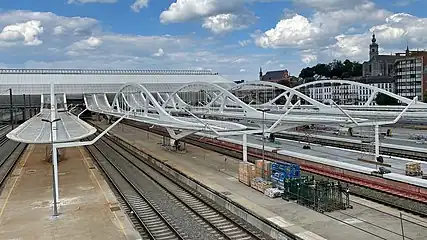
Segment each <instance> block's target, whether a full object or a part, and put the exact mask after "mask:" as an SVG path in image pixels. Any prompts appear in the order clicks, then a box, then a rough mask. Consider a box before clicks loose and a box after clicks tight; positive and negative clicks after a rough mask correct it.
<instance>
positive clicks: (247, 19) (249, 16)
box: [202, 12, 257, 34]
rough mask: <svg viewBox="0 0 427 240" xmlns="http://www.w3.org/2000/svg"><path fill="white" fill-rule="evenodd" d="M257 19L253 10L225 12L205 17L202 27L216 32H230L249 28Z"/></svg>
mask: <svg viewBox="0 0 427 240" xmlns="http://www.w3.org/2000/svg"><path fill="white" fill-rule="evenodd" d="M256 19H257V17H255V15H254V14H253V13H252V12H247V13H243V14H232V13H225V14H219V15H216V16H211V17H207V18H205V20H204V23H203V25H202V27H204V28H207V29H210V30H211V31H212V32H213V33H215V34H220V33H228V32H232V31H235V30H241V29H245V28H248V27H249V26H250V25H252V24H254V23H255V21H256Z"/></svg>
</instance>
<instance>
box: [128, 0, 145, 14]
mask: <svg viewBox="0 0 427 240" xmlns="http://www.w3.org/2000/svg"><path fill="white" fill-rule="evenodd" d="M145 7H148V0H136V1H135V2H134V3H133V4H132V5H131V6H130V8H131V9H132V10H133V11H134V12H139V11H140V10H141V9H142V8H145Z"/></svg>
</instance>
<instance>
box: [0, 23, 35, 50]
mask: <svg viewBox="0 0 427 240" xmlns="http://www.w3.org/2000/svg"><path fill="white" fill-rule="evenodd" d="M42 33H43V27H42V25H41V22H40V21H35V20H31V21H28V22H23V23H16V24H12V25H7V26H5V27H4V28H3V30H2V31H1V32H0V42H1V41H3V42H7V43H14V42H23V44H24V45H33V46H37V45H40V44H42V43H43V41H41V40H40V39H39V35H40V34H42Z"/></svg>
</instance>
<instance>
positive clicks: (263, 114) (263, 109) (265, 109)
mask: <svg viewBox="0 0 427 240" xmlns="http://www.w3.org/2000/svg"><path fill="white" fill-rule="evenodd" d="M257 110H258V111H261V112H262V165H263V167H264V151H265V143H264V141H265V139H264V134H265V132H264V131H265V130H264V125H265V112H268V111H270V109H268V108H262V109H257ZM262 175H263V176H264V171H263V172H262Z"/></svg>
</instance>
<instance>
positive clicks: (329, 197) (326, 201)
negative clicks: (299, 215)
mask: <svg viewBox="0 0 427 240" xmlns="http://www.w3.org/2000/svg"><path fill="white" fill-rule="evenodd" d="M282 198H283V199H285V200H287V201H290V200H296V202H297V203H298V204H300V205H303V206H306V207H309V208H312V209H314V210H316V211H318V212H332V211H335V210H344V209H347V208H351V206H350V199H349V191H348V190H347V189H344V188H343V187H342V186H341V184H339V183H338V182H332V181H326V180H320V181H316V180H315V179H314V177H307V176H304V177H301V178H296V179H286V180H285V181H284V193H283V195H282Z"/></svg>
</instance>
